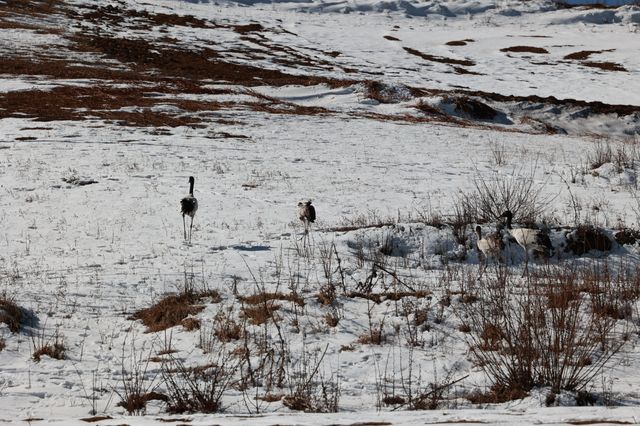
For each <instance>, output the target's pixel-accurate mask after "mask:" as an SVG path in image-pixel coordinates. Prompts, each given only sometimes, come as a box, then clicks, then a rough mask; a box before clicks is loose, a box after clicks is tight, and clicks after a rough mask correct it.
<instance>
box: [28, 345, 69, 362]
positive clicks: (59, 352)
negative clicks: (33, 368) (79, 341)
mask: <svg viewBox="0 0 640 426" xmlns="http://www.w3.org/2000/svg"><path fill="white" fill-rule="evenodd" d="M66 350H67V348H66V347H65V346H64V343H62V341H55V342H52V343H51V342H50V343H46V344H45V345H44V346H41V347H40V348H38V349H36V350H35V351H34V352H33V360H34V361H35V362H40V360H41V359H42V357H43V356H44V355H46V356H48V357H49V358H53V359H65V358H66Z"/></svg>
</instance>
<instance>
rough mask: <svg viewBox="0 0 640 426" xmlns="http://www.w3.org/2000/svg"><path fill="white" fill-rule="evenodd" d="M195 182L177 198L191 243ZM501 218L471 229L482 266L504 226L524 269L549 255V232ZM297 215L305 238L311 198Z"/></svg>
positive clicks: (501, 245)
mask: <svg viewBox="0 0 640 426" xmlns="http://www.w3.org/2000/svg"><path fill="white" fill-rule="evenodd" d="M194 184H195V179H194V177H193V176H190V177H189V194H188V195H187V196H186V197H184V198H183V199H182V200H180V206H181V213H182V226H183V230H184V239H185V241H187V242H188V243H191V233H192V231H193V218H194V216H195V215H196V212H197V211H198V200H197V199H196V197H194V195H193V187H194ZM185 216H189V217H190V218H191V223H190V224H189V233H188V234H187V223H186V219H185ZM500 217H501V218H505V219H506V223H505V224H504V225H501V226H499V227H498V229H497V231H496V232H495V233H492V234H489V235H487V236H484V237H483V236H482V228H480V226H479V225H478V226H476V228H475V231H476V235H477V237H478V238H477V241H476V245H477V247H478V251H479V252H480V253H482V255H483V256H484V258H485V267H486V260H487V259H489V258H493V259H496V260H501V259H502V252H503V251H504V249H505V247H506V244H505V242H504V236H503V233H502V229H503V228H504V229H506V231H507V232H508V234H509V235H510V236H511V237H512V238H513V239H514V240H515V241H516V243H518V245H520V246H521V247H522V248H523V249H524V252H525V272H526V271H527V269H528V266H529V258H530V257H531V256H541V257H544V258H549V257H550V256H551V254H552V251H553V246H552V245H551V240H550V239H549V236H548V235H547V234H546V233H544V232H542V231H541V230H540V229H535V228H515V229H514V228H513V227H512V220H513V213H512V212H511V211H510V210H507V211H505V212H504V213H502V215H500ZM298 219H300V220H301V221H302V223H303V224H304V234H303V236H302V239H304V240H305V242H306V239H307V238H308V235H309V230H310V228H311V224H312V223H314V222H315V220H316V209H315V208H314V206H313V205H312V204H311V200H308V201H305V202H299V203H298Z"/></svg>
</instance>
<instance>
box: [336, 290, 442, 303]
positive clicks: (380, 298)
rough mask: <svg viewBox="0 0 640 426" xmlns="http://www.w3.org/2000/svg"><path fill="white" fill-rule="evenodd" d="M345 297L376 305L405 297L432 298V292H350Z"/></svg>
mask: <svg viewBox="0 0 640 426" xmlns="http://www.w3.org/2000/svg"><path fill="white" fill-rule="evenodd" d="M345 296H347V297H350V298H360V299H367V300H370V301H372V302H374V303H376V304H380V303H382V302H384V301H385V300H394V301H397V300H401V299H404V298H405V297H415V298H417V299H423V298H425V297H431V292H429V291H425V290H419V291H397V292H385V293H367V292H361V291H349V292H347V293H345Z"/></svg>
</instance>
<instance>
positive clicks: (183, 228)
mask: <svg viewBox="0 0 640 426" xmlns="http://www.w3.org/2000/svg"><path fill="white" fill-rule="evenodd" d="M182 230H183V231H184V239H185V241H186V240H187V223H186V221H185V219H184V214H183V215H182Z"/></svg>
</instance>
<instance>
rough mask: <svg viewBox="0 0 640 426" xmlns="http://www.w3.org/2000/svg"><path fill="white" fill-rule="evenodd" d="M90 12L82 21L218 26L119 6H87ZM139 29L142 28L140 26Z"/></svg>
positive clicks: (182, 16)
mask: <svg viewBox="0 0 640 426" xmlns="http://www.w3.org/2000/svg"><path fill="white" fill-rule="evenodd" d="M86 7H87V8H88V9H90V10H91V11H90V12H86V13H84V14H83V15H82V19H83V20H85V21H89V22H94V23H103V22H105V21H107V22H110V23H111V24H121V23H123V22H124V20H125V18H135V19H137V20H138V22H139V23H140V21H142V23H144V24H146V25H147V26H146V27H142V28H148V26H149V25H156V26H161V25H167V26H183V27H193V28H211V27H215V26H216V25H214V24H212V23H210V22H209V21H207V20H204V19H199V18H196V17H194V16H192V15H176V14H166V13H149V12H147V11H146V10H135V9H125V8H121V7H120V6H117V5H107V6H95V5H91V6H86ZM137 28H140V26H138V27H137Z"/></svg>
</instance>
